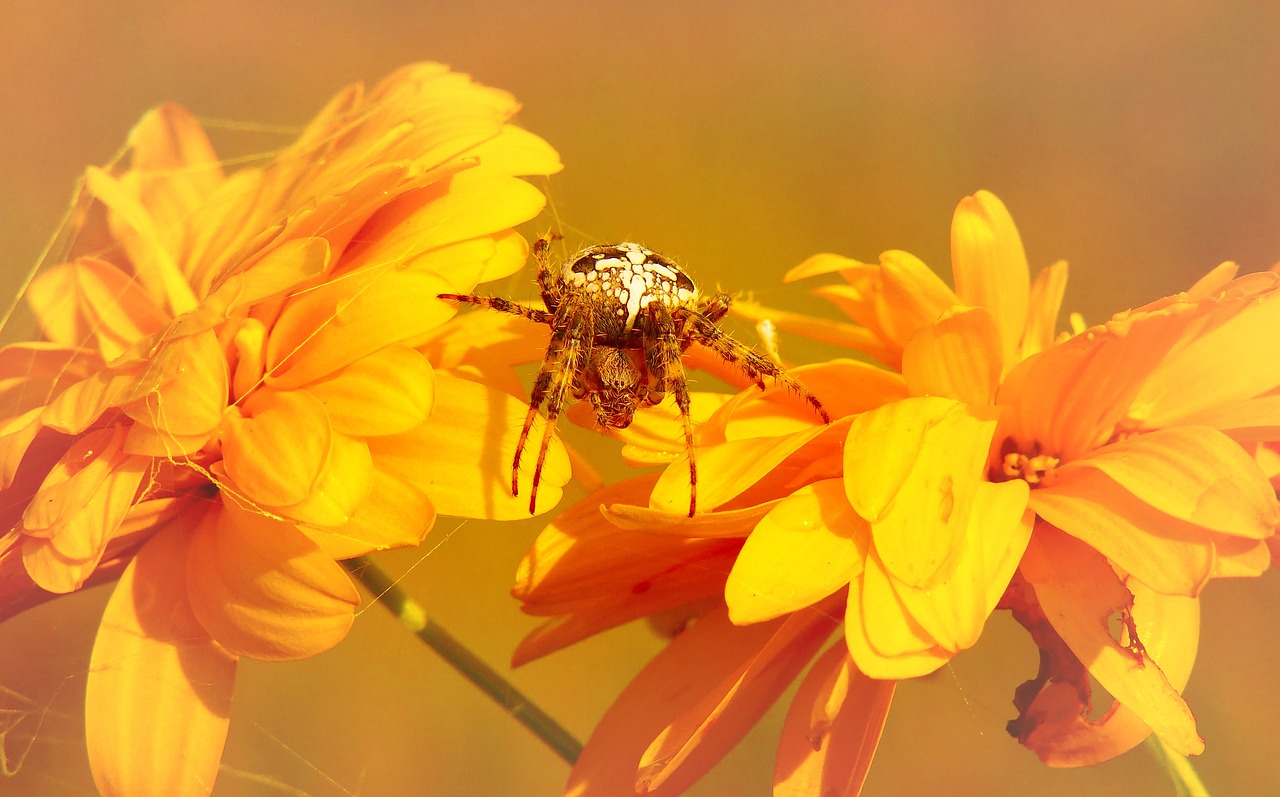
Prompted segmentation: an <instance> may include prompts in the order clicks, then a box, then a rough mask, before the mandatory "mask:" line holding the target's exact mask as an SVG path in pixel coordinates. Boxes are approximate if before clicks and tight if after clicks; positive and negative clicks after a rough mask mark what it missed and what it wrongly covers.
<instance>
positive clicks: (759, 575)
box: [724, 479, 871, 625]
mask: <svg viewBox="0 0 1280 797" xmlns="http://www.w3.org/2000/svg"><path fill="white" fill-rule="evenodd" d="M870 533H871V530H870V528H869V527H868V526H867V522H866V521H865V520H863V519H862V518H860V517H858V515H857V514H856V513H855V512H854V511H853V508H852V507H850V506H849V502H848V500H847V499H846V498H845V497H844V482H843V481H842V480H840V479H828V480H826V481H820V482H815V483H813V484H810V485H807V486H805V487H801V488H800V489H799V490H796V491H795V492H794V493H792V494H791V495H790V496H789V497H787V498H785V499H783V500H782V501H781V502H780V503H778V505H777V506H775V507H774V508H773V509H772V510H771V511H770V512H769V514H768V515H766V516H765V517H764V518H763V519H761V520H760V522H759V523H758V524H757V525H756V527H755V529H754V530H753V531H752V532H751V536H749V537H747V540H746V542H745V543H744V544H743V546H742V551H741V552H740V553H739V554H738V559H737V561H736V562H734V564H733V570H732V572H730V573H729V580H728V581H727V582H726V583H725V591H724V596H725V603H726V604H728V607H729V618H730V619H731V620H733V622H734V623H737V624H738V625H745V624H747V623H758V622H761V621H763V620H772V619H773V618H775V617H780V616H781V615H784V614H788V613H790V612H793V611H796V610H799V609H803V608H804V607H806V606H809V605H811V604H813V603H816V602H818V601H820V600H822V599H823V598H825V597H827V596H828V595H831V594H832V593H834V592H835V591H836V590H838V589H840V588H841V587H843V586H845V585H847V584H848V583H849V580H850V579H851V578H853V577H854V576H856V575H858V574H859V573H861V572H862V561H863V559H865V558H866V555H867V549H866V546H867V543H868V540H869V536H870Z"/></svg>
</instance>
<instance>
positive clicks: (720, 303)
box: [698, 293, 733, 324]
mask: <svg viewBox="0 0 1280 797" xmlns="http://www.w3.org/2000/svg"><path fill="white" fill-rule="evenodd" d="M731 304H733V297H732V296H730V295H729V294H727V293H716V294H713V295H711V296H704V297H702V298H701V299H699V300H698V314H699V315H701V316H702V317H703V318H705V319H707V320H708V321H710V322H711V323H713V324H714V323H715V322H717V321H719V320H720V319H722V318H724V317H725V316H726V315H728V314H729V305H731Z"/></svg>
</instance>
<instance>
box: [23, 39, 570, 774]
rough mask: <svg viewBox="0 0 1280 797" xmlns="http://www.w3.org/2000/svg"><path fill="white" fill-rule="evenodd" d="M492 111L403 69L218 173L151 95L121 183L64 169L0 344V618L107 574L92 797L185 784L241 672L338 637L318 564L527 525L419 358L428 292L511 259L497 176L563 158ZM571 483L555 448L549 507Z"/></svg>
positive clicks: (341, 620) (518, 206) (490, 421)
mask: <svg viewBox="0 0 1280 797" xmlns="http://www.w3.org/2000/svg"><path fill="white" fill-rule="evenodd" d="M516 108H517V106H516V104H515V102H514V100H513V99H512V98H511V97H510V96H509V95H507V94H506V93H504V92H500V91H496V90H492V89H487V88H483V87H480V86H478V85H476V84H474V83H472V82H471V80H470V79H469V78H467V77H466V76H464V75H459V74H456V73H452V72H450V71H449V70H448V69H447V68H445V67H443V66H439V65H436V64H422V65H416V66H411V67H407V68H405V69H402V70H400V71H399V72H396V73H395V74H393V75H391V76H389V77H388V78H386V79H385V80H384V81H382V82H381V83H380V84H378V85H377V86H376V87H375V88H374V89H373V90H372V91H369V92H367V93H366V92H365V91H364V89H362V88H361V87H360V86H353V87H351V88H349V89H347V90H345V91H343V92H342V93H340V94H339V95H338V96H337V97H336V98H335V99H334V100H333V101H332V102H331V103H330V104H329V106H328V107H327V108H326V109H325V110H324V111H322V112H321V114H320V115H319V117H317V119H316V120H315V121H313V122H312V123H311V125H309V126H308V127H307V129H306V130H305V131H304V132H303V134H302V135H301V137H300V138H299V140H298V141H297V142H296V143H294V144H293V145H291V146H290V147H288V148H286V149H285V150H283V151H282V152H281V153H280V154H279V155H278V156H277V157H276V158H275V159H274V160H272V161H271V162H270V163H267V164H266V165H264V166H262V167H261V168H252V169H243V170H240V171H237V172H235V173H234V174H231V175H224V174H223V172H222V168H221V166H220V164H219V163H218V161H217V159H216V157H215V155H214V153H213V151H212V149H211V147H210V145H209V143H208V140H207V138H206V137H205V135H204V133H203V131H202V130H201V129H200V127H199V125H198V124H197V123H196V122H195V120H194V119H193V118H192V117H191V116H190V115H189V114H187V113H186V112H185V111H183V110H182V109H180V108H178V107H176V106H164V107H161V108H159V109H157V110H155V111H152V112H151V113H149V114H147V116H145V117H144V118H143V120H142V121H141V122H140V123H139V125H138V126H137V127H136V128H135V129H134V131H133V132H132V133H131V135H130V140H129V145H128V148H127V154H128V155H129V165H128V167H127V168H120V167H116V168H112V169H106V170H104V169H94V168H91V169H90V170H89V171H88V173H87V174H86V178H85V191H86V194H87V196H88V198H89V202H88V204H87V206H86V207H85V208H83V209H82V212H81V220H80V222H79V224H78V226H77V228H76V238H75V242H74V246H73V249H72V252H71V257H70V258H69V259H68V261H67V262H66V263H63V264H62V265H58V266H54V267H53V268H50V269H47V270H45V271H43V272H42V273H41V274H39V275H38V276H37V277H36V279H35V280H34V281H33V282H32V284H31V286H30V289H29V291H28V299H29V301H30V302H31V305H32V307H33V309H34V310H35V313H36V316H37V318H38V319H39V321H40V324H41V328H42V330H43V332H44V334H45V337H46V339H47V341H46V342H38V343H28V344H20V345H15V346H10V347H7V348H6V349H4V351H3V352H2V353H0V371H2V372H3V374H4V381H3V382H2V383H0V384H3V385H4V388H3V392H2V393H0V396H3V401H4V408H5V412H4V418H5V419H6V420H5V423H4V426H3V430H2V431H0V485H3V489H4V490H5V492H6V494H7V497H10V500H8V501H6V502H5V506H6V507H7V508H6V509H5V512H6V513H7V515H8V524H7V528H10V529H11V531H9V532H8V533H7V534H6V535H5V536H4V537H3V538H0V569H2V570H3V571H4V573H5V576H6V577H5V578H4V579H3V583H4V584H5V589H6V595H5V596H4V601H3V604H2V605H3V606H4V607H5V608H6V609H9V610H18V609H20V608H22V607H23V606H25V605H28V604H30V603H31V602H34V601H37V600H39V594H38V593H37V592H36V590H35V588H36V587H38V588H40V589H42V590H44V591H46V592H48V593H64V592H69V591H72V590H75V589H78V588H80V587H81V586H83V585H84V584H86V583H90V582H91V581H93V580H96V579H98V578H102V577H109V576H112V575H115V574H118V573H121V572H122V575H121V577H120V583H119V584H118V585H117V587H116V590H115V592H114V593H113V595H112V597H111V599H110V601H109V603H108V606H107V610H106V613H105V615H104V617H103V621H102V625H101V627H100V629H99V633H98V636H97V640H96V642H95V645H94V650H93V656H92V659H91V668H90V675H89V679H88V686H87V697H86V733H87V736H88V744H89V752H90V761H91V764H92V767H93V772H94V778H95V781H96V783H97V784H98V787H99V789H100V790H101V791H102V792H103V793H104V794H127V795H139V794H164V795H170V794H206V793H208V791H209V790H210V789H211V788H212V785H213V782H214V777H215V775H216V773H217V768H218V761H219V758H220V756H221V749H222V743H223V739H224V737H225V735H226V731H227V722H228V707H229V702H230V697H231V688H232V682H233V678H234V673H235V662H236V660H237V659H238V658H239V657H240V656H249V657H252V658H258V659H266V660H281V659H296V658H301V657H305V656H310V655H313V654H315V653H318V652H321V651H323V650H326V649H327V648H329V647H331V646H332V645H334V644H336V643H337V642H338V641H339V640H341V639H342V638H343V636H345V634H346V632H347V630H348V628H349V627H350V625H351V623H352V620H353V617H354V609H355V607H356V605H357V604H358V602H359V595H358V593H357V592H356V590H355V587H354V586H353V585H352V583H351V581H350V579H349V578H348V576H347V575H346V573H345V571H344V570H343V569H342V567H341V566H340V565H338V564H337V563H336V561H335V560H337V559H345V558H349V557H351V556H355V555H359V554H363V553H366V552H369V551H372V550H377V549H382V548H387V547H391V546H399V545H412V544H415V543H417V542H419V541H421V539H422V538H423V536H424V535H425V534H426V533H427V532H428V531H429V529H430V528H431V526H432V524H433V522H434V519H435V516H436V515H437V513H443V514H455V515H464V516H470V517H488V518H505V517H519V516H523V514H524V512H525V509H524V507H523V504H522V503H521V502H520V501H518V500H516V499H513V498H512V497H511V496H510V495H509V494H508V493H507V491H506V488H505V486H504V480H503V479H502V478H500V477H497V476H495V477H494V478H489V477H490V476H491V475H493V474H489V473H488V472H487V471H486V470H485V469H482V468H481V467H480V464H481V462H482V461H487V459H488V458H489V457H490V456H491V455H492V454H493V453H494V452H497V451H508V450H510V449H511V448H512V447H513V446H514V442H515V435H516V434H518V431H519V429H520V425H521V422H522V420H523V416H524V407H523V404H522V403H521V402H520V401H519V400H518V399H517V398H515V397H514V396H511V395H508V394H506V393H503V392H499V391H496V390H494V389H491V388H488V387H485V386H484V385H481V384H479V383H477V382H476V381H473V380H472V379H471V378H469V374H468V373H467V371H466V369H465V368H461V369H459V370H456V371H453V372H450V371H449V370H445V369H448V368H456V367H458V366H459V365H460V364H461V363H459V362H441V361H439V360H436V361H435V362H434V363H433V360H432V357H433V356H435V355H437V354H438V353H439V351H440V346H441V341H446V340H448V339H449V338H450V337H451V336H452V335H454V334H456V333H455V332H452V331H450V328H451V327H452V326H453V322H451V321H450V319H451V317H452V316H453V314H454V309H453V308H452V307H450V306H449V305H448V304H447V303H445V302H441V301H438V300H437V299H436V298H435V297H436V295H437V294H438V293H441V292H445V291H469V290H471V289H472V288H474V286H475V285H476V283H478V282H481V281H485V280H491V279H496V278H500V277H503V276H507V275H509V274H512V273H514V272H515V271H516V270H517V269H519V268H520V266H521V264H522V263H523V262H524V259H525V257H526V256H527V254H528V249H527V245H526V244H525V242H524V240H523V239H522V238H521V237H520V236H519V235H517V234H515V233H514V232H513V231H512V230H511V229H510V227H511V226H512V225H514V224H517V223H520V222H522V221H525V220H527V219H529V218H531V217H533V216H534V215H535V214H536V213H537V212H538V211H539V210H540V209H541V207H542V204H543V198H542V196H541V194H540V193H539V192H538V191H537V190H535V189H534V188H532V187H531V186H530V185H528V184H527V183H525V182H524V181H522V180H520V179H518V178H517V177H516V175H521V174H548V173H551V172H553V171H556V170H557V169H558V168H559V162H558V159H557V156H556V154H555V153H554V152H553V151H552V150H551V149H550V147H549V146H548V145H547V144H545V143H544V142H542V141H541V140H540V139H538V138H536V137H534V136H532V135H530V134H528V133H525V132H523V131H521V130H520V129H518V128H515V127H512V126H511V125H509V124H507V120H508V119H509V118H510V117H511V116H512V114H514V112H515V111H516ZM463 323H465V322H463ZM532 347H533V345H532V344H531V346H530V348H532ZM567 470H568V466H567V459H566V457H565V454H564V451H563V448H559V447H557V448H556V449H555V450H554V452H553V455H552V457H551V458H550V461H549V468H548V470H546V471H544V475H543V479H544V488H543V489H544V495H548V497H549V498H551V499H552V500H549V501H547V502H546V505H547V506H549V505H551V504H552V503H554V499H556V498H558V495H559V488H560V487H561V486H562V485H563V484H564V483H565V481H566V479H567V478H568V472H567ZM23 585H26V586H25V587H23Z"/></svg>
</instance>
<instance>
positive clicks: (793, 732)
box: [773, 644, 897, 797]
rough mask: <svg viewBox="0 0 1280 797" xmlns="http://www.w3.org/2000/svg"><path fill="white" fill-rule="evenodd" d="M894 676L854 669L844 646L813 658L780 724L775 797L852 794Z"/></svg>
mask: <svg viewBox="0 0 1280 797" xmlns="http://www.w3.org/2000/svg"><path fill="white" fill-rule="evenodd" d="M896 685H897V682H896V681H881V680H876V679H874V678H868V677H867V676H865V675H863V674H862V673H860V672H858V670H857V668H856V667H854V666H853V661H852V660H851V659H850V658H849V652H848V650H847V649H846V648H845V646H844V645H840V644H837V645H835V646H833V647H832V648H831V649H830V650H828V651H827V652H826V653H824V654H823V655H822V657H821V658H820V659H818V661H817V663H816V664H814V665H813V668H812V669H811V670H809V674H808V675H807V676H805V679H804V681H803V682H801V684H800V690H799V691H798V692H796V696H795V698H794V699H793V700H792V701H791V709H790V710H789V711H788V712H787V719H786V722H785V724H784V725H783V726H782V740H781V742H780V743H779V745H778V760H777V765H776V767H775V768H774V772H773V796H774V797H812V796H813V795H819V794H820V795H824V797H857V795H858V794H859V793H860V792H861V791H862V784H863V782H864V781H865V780H866V778H867V773H868V772H869V771H870V769H871V761H872V759H873V758H874V757H875V754H876V747H877V746H879V743H880V734H881V733H882V732H883V731H884V724H885V720H887V719H888V717H889V703H890V701H891V700H892V699H893V691H894V687H895V686H896Z"/></svg>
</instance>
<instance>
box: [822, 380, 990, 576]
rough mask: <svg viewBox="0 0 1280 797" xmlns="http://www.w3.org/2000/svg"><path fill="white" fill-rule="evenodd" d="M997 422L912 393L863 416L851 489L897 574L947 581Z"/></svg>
mask: <svg viewBox="0 0 1280 797" xmlns="http://www.w3.org/2000/svg"><path fill="white" fill-rule="evenodd" d="M994 430H995V420H994V419H992V420H987V419H986V418H983V417H982V416H981V414H979V410H978V409H977V408H973V407H969V406H967V405H963V404H960V403H958V402H955V401H952V400H950V399H944V398H911V399H905V400H903V401H899V402H895V403H893V404H888V405H886V406H884V407H881V408H880V409H876V410H872V411H871V412H867V413H864V414H862V415H859V416H857V417H856V418H855V419H854V421H853V424H852V425H851V426H850V427H849V436H848V441H847V443H846V444H845V450H844V479H845V493H846V495H847V496H848V497H849V503H850V504H851V505H852V506H853V508H854V510H855V511H856V512H857V513H858V514H859V515H861V516H862V517H864V518H866V519H867V520H869V521H870V522H871V531H872V535H873V537H874V539H875V544H876V551H877V553H878V555H879V557H880V558H881V559H882V560H883V562H884V565H885V567H886V568H888V570H889V572H891V573H893V575H894V577H895V578H897V579H899V580H901V581H903V582H905V583H907V584H910V585H913V586H917V587H922V588H927V587H929V586H931V585H932V584H933V583H936V582H937V581H938V580H940V579H942V578H945V577H946V575H947V572H949V571H948V570H947V569H946V568H945V567H944V565H945V566H948V567H949V566H950V565H949V562H950V560H951V557H952V554H953V553H954V552H955V551H956V549H957V547H958V546H959V545H960V544H961V541H962V538H963V535H964V531H965V528H966V527H967V525H968V522H969V512H970V507H971V505H972V502H973V495H974V492H975V490H976V489H977V485H978V483H979V481H980V479H981V478H982V472H983V469H984V467H985V463H986V458H987V450H988V448H989V446H990V441H991V435H992V432H993V431H994Z"/></svg>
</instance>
